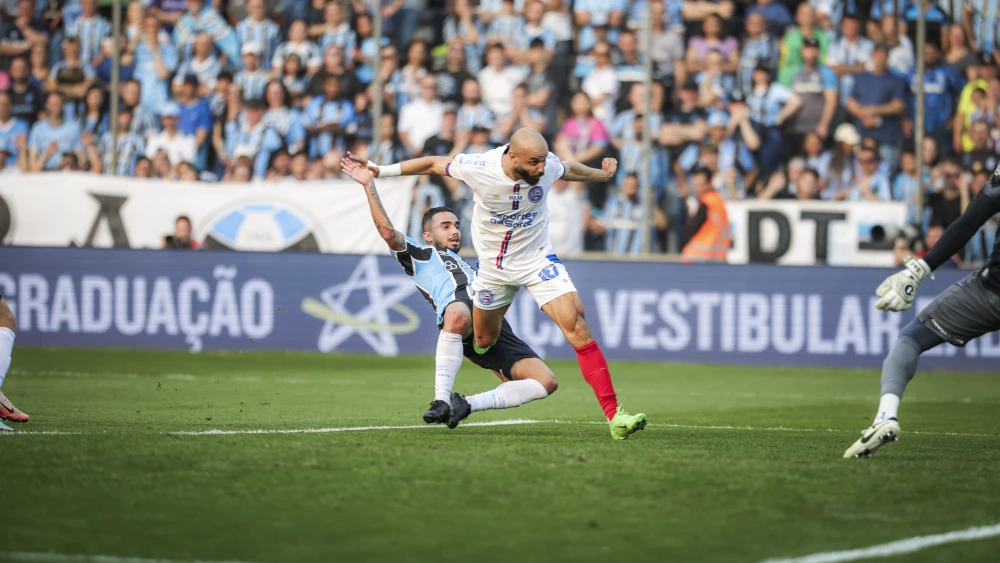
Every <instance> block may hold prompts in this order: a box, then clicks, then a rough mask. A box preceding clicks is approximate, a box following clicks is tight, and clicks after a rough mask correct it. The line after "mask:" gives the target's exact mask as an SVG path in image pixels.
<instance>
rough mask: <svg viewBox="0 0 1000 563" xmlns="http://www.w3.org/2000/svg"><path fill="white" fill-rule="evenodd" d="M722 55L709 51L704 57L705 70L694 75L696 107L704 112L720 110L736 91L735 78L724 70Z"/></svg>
mask: <svg viewBox="0 0 1000 563" xmlns="http://www.w3.org/2000/svg"><path fill="white" fill-rule="evenodd" d="M724 66H725V61H724V59H723V58H722V53H720V52H719V51H716V50H714V49H713V50H711V51H709V52H708V54H707V55H706V56H705V70H703V71H701V72H699V73H697V74H695V75H694V81H695V82H696V83H698V105H699V106H701V107H703V108H705V109H706V110H713V109H715V110H722V109H724V108H725V107H726V106H727V105H728V104H729V96H730V95H731V94H732V92H733V91H734V90H735V89H736V78H735V76H734V75H732V74H729V73H728V72H726V71H725V69H724Z"/></svg>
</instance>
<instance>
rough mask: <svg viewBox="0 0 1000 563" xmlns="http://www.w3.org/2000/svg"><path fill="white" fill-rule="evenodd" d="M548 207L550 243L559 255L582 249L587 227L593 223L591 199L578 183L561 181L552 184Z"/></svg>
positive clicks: (573, 252)
mask: <svg viewBox="0 0 1000 563" xmlns="http://www.w3.org/2000/svg"><path fill="white" fill-rule="evenodd" d="M546 206H547V207H548V210H549V242H550V243H552V249H553V250H554V251H555V252H556V254H558V255H559V256H573V255H577V254H580V253H582V252H583V236H584V230H585V226H586V225H587V224H588V223H589V222H590V215H591V213H590V202H588V201H587V196H586V193H585V191H584V188H583V186H582V185H580V184H579V183H574V184H571V183H569V182H566V181H563V180H559V181H557V182H556V183H554V184H552V190H551V191H550V192H549V195H548V198H547V201H546Z"/></svg>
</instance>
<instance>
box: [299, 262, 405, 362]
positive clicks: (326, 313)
mask: <svg viewBox="0 0 1000 563" xmlns="http://www.w3.org/2000/svg"><path fill="white" fill-rule="evenodd" d="M416 290H417V288H416V286H415V285H414V284H413V281H412V280H410V277H409V276H407V275H403V274H396V275H383V274H382V273H381V272H380V271H379V267H378V259H377V258H375V257H374V256H365V257H364V258H362V259H361V261H360V262H358V265H357V267H355V268H354V271H353V272H351V275H350V277H349V278H348V279H347V281H346V282H344V283H341V284H337V285H335V286H333V287H329V288H327V289H325V290H323V292H322V293H320V299H319V300H317V299H313V298H311V297H307V298H305V299H303V300H302V311H303V312H305V313H306V314H308V315H311V316H313V317H316V318H318V319H321V320H323V321H325V322H324V324H323V330H322V331H321V332H320V335H319V341H318V343H317V346H318V348H319V351H320V352H331V351H333V350H336V349H337V348H338V347H339V346H340V345H341V344H343V343H344V342H345V341H346V340H347V339H348V338H350V337H351V336H352V335H355V334H357V335H358V336H359V337H361V339H362V340H364V341H365V342H366V343H367V344H368V345H369V346H371V348H372V350H373V351H375V353H377V354H379V355H381V356H395V355H396V354H398V353H399V346H398V344H397V343H396V335H397V334H409V333H411V332H413V331H415V330H417V328H418V327H419V326H420V317H418V316H417V314H416V313H415V312H413V310H412V309H410V308H409V307H407V306H406V305H404V304H403V301H405V300H406V298H407V297H409V296H410V295H411V294H413V293H414V292H415V291H416ZM355 292H361V293H362V294H364V295H365V296H366V297H367V305H362V306H360V307H359V306H358V305H357V303H358V302H359V301H362V302H363V301H364V300H363V299H358V298H354V299H352V295H354V293H355ZM351 305H353V306H354V308H356V309H357V310H355V311H351V310H350V308H349V306H351ZM392 312H395V313H396V315H392V314H391V313H392ZM393 317H396V318H398V317H402V318H403V320H401V321H397V322H393V320H392V319H393Z"/></svg>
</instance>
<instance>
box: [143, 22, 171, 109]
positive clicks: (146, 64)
mask: <svg viewBox="0 0 1000 563" xmlns="http://www.w3.org/2000/svg"><path fill="white" fill-rule="evenodd" d="M142 31H143V34H142V37H141V38H140V39H139V41H138V43H137V44H136V47H135V78H136V80H138V81H139V84H141V85H142V100H141V104H142V105H143V107H145V108H146V109H149V110H150V111H152V112H154V113H155V112H157V111H159V108H161V107H163V104H165V103H167V101H168V99H169V87H168V84H167V80H168V79H169V78H170V75H171V74H173V72H174V70H176V69H177V50H176V49H175V48H174V44H173V43H172V42H171V40H170V36H169V35H168V34H167V32H165V31H163V30H161V29H160V22H158V21H157V20H156V18H155V17H152V16H149V15H147V16H146V17H145V18H144V19H143V22H142Z"/></svg>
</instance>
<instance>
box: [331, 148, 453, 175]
mask: <svg viewBox="0 0 1000 563" xmlns="http://www.w3.org/2000/svg"><path fill="white" fill-rule="evenodd" d="M347 157H348V158H349V159H351V160H352V161H354V162H355V163H357V164H360V165H361V166H363V167H365V168H367V169H368V171H369V172H371V174H372V176H374V177H376V178H391V177H393V176H424V175H426V174H437V175H438V176H447V173H446V168H447V166H448V164H450V163H451V159H450V158H448V157H447V156H422V157H420V158H414V159H412V160H404V161H403V162H399V163H396V164H388V165H383V166H379V165H377V164H375V163H374V162H372V161H370V160H364V159H362V158H361V157H359V156H358V155H356V154H354V153H352V152H348V153H347Z"/></svg>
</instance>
